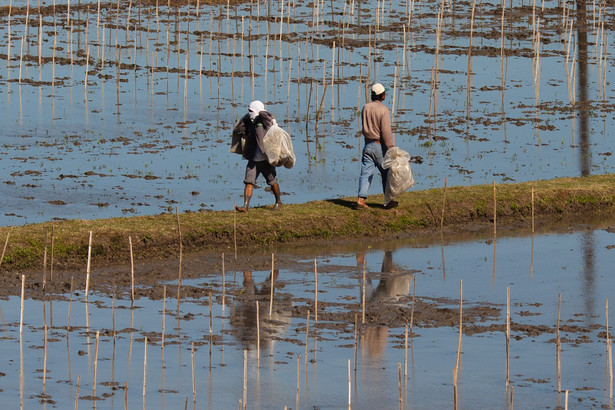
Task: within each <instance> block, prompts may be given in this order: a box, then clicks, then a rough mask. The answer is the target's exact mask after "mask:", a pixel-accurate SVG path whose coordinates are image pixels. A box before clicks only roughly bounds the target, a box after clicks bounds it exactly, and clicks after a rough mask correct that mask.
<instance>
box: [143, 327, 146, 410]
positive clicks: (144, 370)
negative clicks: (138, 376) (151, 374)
mask: <svg viewBox="0 0 615 410" xmlns="http://www.w3.org/2000/svg"><path fill="white" fill-rule="evenodd" d="M146 383H147V336H145V342H144V343H143V408H145V390H146Z"/></svg>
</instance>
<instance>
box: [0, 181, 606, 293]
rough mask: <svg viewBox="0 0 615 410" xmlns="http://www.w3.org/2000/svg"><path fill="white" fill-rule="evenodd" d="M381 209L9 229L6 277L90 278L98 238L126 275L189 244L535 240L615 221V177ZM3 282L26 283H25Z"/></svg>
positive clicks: (432, 197) (490, 189)
mask: <svg viewBox="0 0 615 410" xmlns="http://www.w3.org/2000/svg"><path fill="white" fill-rule="evenodd" d="M382 200H383V197H382V195H379V196H378V195H374V196H371V197H369V198H368V202H367V203H368V205H369V206H370V209H369V210H360V211H359V210H356V209H354V202H355V198H343V199H331V200H324V201H316V202H308V203H304V204H285V205H284V207H283V208H282V209H281V210H280V211H277V212H276V211H273V210H272V209H271V206H263V207H256V208H251V209H250V212H249V213H247V214H241V213H236V212H234V211H207V212H191V213H165V214H160V215H153V216H134V217H122V218H112V219H100V220H65V221H55V222H47V223H41V224H32V225H24V226H12V227H8V226H6V227H2V228H0V235H1V236H0V238H1V239H0V245H4V249H3V251H4V253H3V255H4V256H3V259H2V264H1V265H0V271H2V272H4V273H8V272H11V273H17V272H41V273H42V272H43V271H44V270H47V271H49V270H50V269H54V270H55V271H56V272H58V271H60V270H67V269H73V270H75V269H76V270H79V269H81V268H83V269H85V267H86V263H87V260H88V252H89V235H90V232H91V233H92V243H91V250H90V255H91V263H92V265H93V266H101V265H105V266H108V265H118V266H127V265H128V264H129V263H130V258H131V251H132V258H133V260H134V261H135V262H151V261H161V260H177V258H178V257H179V255H180V242H181V252H182V254H183V255H184V256H185V255H187V254H189V253H198V254H204V253H207V254H211V255H214V256H213V257H214V258H215V259H217V258H218V257H219V255H220V253H226V254H227V255H237V254H239V255H240V256H243V255H248V254H255V253H260V254H268V253H270V252H271V251H275V249H276V247H279V246H282V245H284V246H287V245H292V246H295V245H297V246H305V245H307V244H314V243H327V242H330V243H335V242H340V241H343V242H357V243H364V242H370V243H372V242H375V241H379V240H384V239H391V238H403V237H414V238H420V237H432V236H434V235H438V236H439V235H444V236H449V235H450V236H458V235H463V234H467V233H473V234H483V235H484V234H487V233H489V232H492V231H495V229H494V228H497V232H498V235H500V236H501V235H507V234H509V233H510V232H518V231H520V232H524V233H529V232H531V231H532V229H533V227H534V229H535V230H536V231H537V232H538V231H541V230H544V229H547V228H548V229H550V227H552V226H554V225H557V226H564V227H566V226H575V225H578V224H580V223H583V222H585V221H590V220H593V221H599V220H602V219H604V218H606V217H608V216H610V215H612V214H613V211H614V208H615V175H599V176H589V177H578V178H561V179H555V180H548V181H533V182H527V183H519V184H493V185H479V186H463V187H461V186H456V187H446V188H445V187H443V188H440V189H430V190H426V191H412V190H410V191H409V192H406V193H405V194H403V195H402V196H401V197H400V198H399V206H398V207H397V208H395V209H392V210H386V209H384V207H383V206H382ZM494 209H495V211H494ZM494 222H495V226H494ZM131 247H132V249H131ZM239 259H241V258H239ZM51 264H53V267H51ZM56 274H57V273H56ZM3 276H4V279H3V280H9V278H11V279H12V280H14V281H15V283H18V282H19V275H3ZM41 279H42V276H41ZM5 289H6V288H5Z"/></svg>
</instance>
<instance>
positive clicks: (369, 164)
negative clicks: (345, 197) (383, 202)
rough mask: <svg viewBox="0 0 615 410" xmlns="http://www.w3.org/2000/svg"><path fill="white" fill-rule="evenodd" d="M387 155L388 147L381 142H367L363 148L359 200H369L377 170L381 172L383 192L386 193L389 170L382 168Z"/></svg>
mask: <svg viewBox="0 0 615 410" xmlns="http://www.w3.org/2000/svg"><path fill="white" fill-rule="evenodd" d="M385 154H386V147H383V146H382V145H381V144H380V141H371V142H367V143H366V144H365V146H363V153H362V155H361V176H360V177H359V195H358V197H359V198H367V191H369V187H370V185H371V184H372V178H373V176H374V172H376V168H378V170H379V171H380V176H381V178H382V192H384V190H385V188H386V183H387V174H388V171H389V170H388V169H384V168H382V160H383V158H384V155H385Z"/></svg>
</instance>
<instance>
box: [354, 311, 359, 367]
mask: <svg viewBox="0 0 615 410" xmlns="http://www.w3.org/2000/svg"><path fill="white" fill-rule="evenodd" d="M358 322H359V315H357V314H355V315H354V371H355V373H356V372H357V353H358V352H357V351H358V350H359V349H358V347H359V346H358V344H359V335H358V328H359V324H358Z"/></svg>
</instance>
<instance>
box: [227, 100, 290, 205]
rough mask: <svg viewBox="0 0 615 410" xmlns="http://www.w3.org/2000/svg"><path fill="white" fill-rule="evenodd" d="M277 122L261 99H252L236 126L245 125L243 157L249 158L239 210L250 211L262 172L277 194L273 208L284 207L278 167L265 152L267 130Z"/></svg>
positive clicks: (274, 193)
mask: <svg viewBox="0 0 615 410" xmlns="http://www.w3.org/2000/svg"><path fill="white" fill-rule="evenodd" d="M274 123H275V120H274V118H273V116H272V115H271V114H270V113H269V112H267V111H266V110H265V105H264V104H263V103H262V102H261V101H258V100H256V101H252V102H251V103H250V106H249V107H248V113H247V114H246V115H245V116H244V117H243V118H242V119H241V121H240V122H239V123H238V124H237V126H236V127H240V126H241V127H245V135H246V139H245V146H244V147H243V153H242V155H243V157H244V158H245V159H247V160H248V164H247V165H246V174H245V178H244V181H243V182H244V184H245V188H244V194H243V197H244V202H243V206H242V207H238V206H235V209H236V210H237V211H239V212H248V208H249V207H250V198H252V193H253V191H254V184H255V183H256V178H258V176H259V175H260V174H262V175H263V177H265V180H266V181H267V185H269V186H270V187H271V192H272V193H273V195H274V196H275V204H274V205H273V210H274V211H277V210H278V209H280V208H281V207H282V200H281V199H280V186H279V185H278V181H277V179H276V169H275V167H274V166H273V165H271V164H270V163H269V161H268V159H267V155H266V154H265V146H264V144H263V138H264V137H265V134H267V130H269V128H270V127H271V126H272V125H273V124H274Z"/></svg>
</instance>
